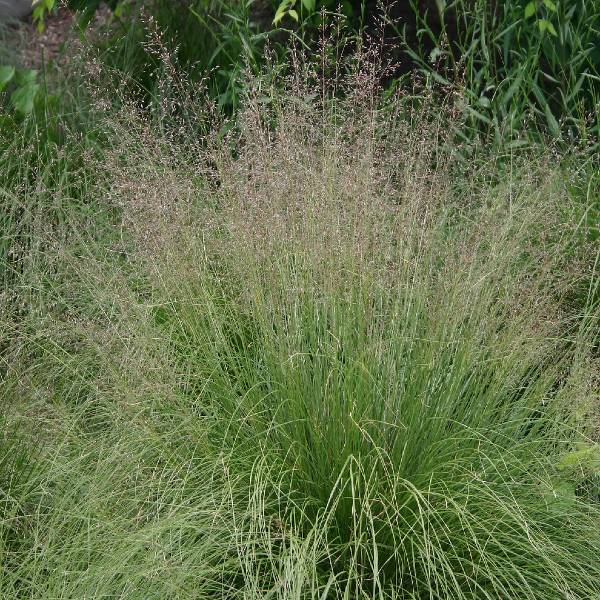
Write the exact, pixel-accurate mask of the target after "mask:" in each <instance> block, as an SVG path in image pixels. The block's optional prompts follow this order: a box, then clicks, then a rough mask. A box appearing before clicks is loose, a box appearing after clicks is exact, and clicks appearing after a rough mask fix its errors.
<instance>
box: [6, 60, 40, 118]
mask: <svg viewBox="0 0 600 600" xmlns="http://www.w3.org/2000/svg"><path fill="white" fill-rule="evenodd" d="M9 85H10V86H11V87H12V92H11V94H10V103H11V106H12V107H13V108H14V110H16V111H17V112H18V113H19V114H21V115H27V114H30V113H31V112H32V111H33V108H34V102H35V99H36V97H37V96H38V92H39V89H40V85H39V83H38V81H37V71H35V70H33V69H16V68H15V67H13V66H11V65H4V66H1V67H0V92H2V91H3V90H4V89H5V88H6V87H7V86H9Z"/></svg>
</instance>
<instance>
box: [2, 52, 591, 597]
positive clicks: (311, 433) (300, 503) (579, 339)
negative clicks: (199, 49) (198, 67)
mask: <svg viewBox="0 0 600 600" xmlns="http://www.w3.org/2000/svg"><path fill="white" fill-rule="evenodd" d="M367 58H368V57H365V56H360V55H359V56H357V57H355V58H354V60H353V62H352V64H351V66H350V68H348V70H347V72H344V74H342V75H339V76H338V78H337V79H336V80H335V83H332V82H328V81H327V80H323V79H322V77H321V75H322V74H323V73H324V72H326V71H327V69H326V68H325V67H324V66H323V65H324V63H320V62H319V61H315V63H314V64H313V63H311V62H310V61H305V62H301V63H299V64H297V65H296V66H295V67H294V68H291V69H290V72H291V75H279V76H278V77H276V78H272V79H268V78H264V79H256V78H255V79H252V80H250V81H249V82H248V84H247V95H246V98H245V105H244V109H243V111H242V112H241V114H240V115H239V118H238V120H237V121H236V122H235V123H234V124H231V123H223V122H222V121H219V119H218V118H215V117H214V113H212V112H211V111H210V110H208V109H207V107H206V106H204V105H202V106H199V107H198V113H199V118H202V119H205V121H204V124H203V127H206V122H207V120H210V119H214V120H216V121H217V122H216V123H215V124H214V126H213V128H212V129H211V131H212V133H209V134H208V136H207V137H206V138H202V139H201V140H196V139H193V138H187V139H186V138H185V136H184V132H185V129H183V128H177V129H176V130H174V129H170V126H171V125H165V126H163V127H161V128H160V131H157V128H156V125H155V123H153V122H152V121H151V120H149V119H145V117H144V116H143V115H140V114H139V113H138V111H137V110H136V108H135V107H133V106H132V105H128V104H126V103H123V104H122V106H123V108H122V109H121V112H120V114H119V115H117V116H116V117H114V118H113V120H112V121H111V123H110V126H108V130H109V131H110V132H112V135H113V138H112V139H113V140H114V142H113V146H112V148H111V150H110V152H109V153H108V155H107V156H106V161H107V162H106V163H105V169H106V172H107V173H108V175H107V176H106V177H105V178H104V177H103V178H102V180H101V181H100V182H99V183H98V185H97V189H96V190H95V192H93V193H94V194H95V201H97V202H99V203H100V205H101V206H104V207H105V210H106V211H107V212H108V213H109V214H110V215H111V218H112V219H114V220H115V221H116V222H117V225H118V231H119V232H120V235H119V237H118V239H117V240H115V236H114V230H111V231H112V234H111V235H110V236H107V237H106V240H105V241H102V239H103V238H102V237H101V236H98V235H95V236H94V239H95V241H94V243H93V245H87V246H86V245H85V244H82V240H85V239H86V233H85V232H84V231H79V232H78V233H77V234H73V235H72V236H71V237H69V236H67V237H66V238H63V239H62V241H61V244H62V246H61V258H60V260H59V264H58V266H57V265H56V261H55V262H54V263H53V268H54V269H59V271H60V273H61V277H60V285H58V284H55V285H53V284H52V283H49V284H48V285H47V286H46V287H45V288H44V289H42V290H39V292H38V293H39V294H40V295H42V296H43V298H44V299H45V300H44V301H43V302H42V305H45V306H47V310H48V311H49V315H53V319H54V321H52V319H47V320H46V321H43V322H41V321H40V323H39V327H38V329H37V330H35V327H34V326H35V323H26V321H27V317H25V318H24V319H23V320H22V321H21V322H12V323H11V329H10V331H11V332H12V333H11V334H10V335H9V337H10V339H9V340H8V342H7V343H8V344H9V347H10V348H12V349H13V350H12V352H7V353H6V361H5V362H6V364H7V365H8V366H7V371H6V373H7V375H6V386H5V396H6V400H7V401H10V403H11V405H12V406H13V407H14V409H13V411H12V412H11V414H10V416H9V417H7V419H8V418H10V420H11V422H13V423H14V422H21V423H23V422H24V425H25V428H24V431H21V433H20V436H21V437H20V438H16V437H14V438H13V442H12V443H13V444H21V446H19V447H23V448H25V447H27V443H26V440H27V439H29V438H28V436H29V437H32V436H33V435H34V433H35V431H40V430H43V431H46V432H50V433H49V434H47V435H45V436H42V437H43V441H42V443H41V444H40V445H41V448H39V447H38V448H37V449H36V453H35V454H33V451H32V452H31V454H30V459H31V461H34V462H35V463H36V465H38V467H39V468H34V469H29V470H27V473H26V474H27V477H24V478H21V479H15V480H14V481H15V482H16V483H15V484H14V486H13V488H14V489H13V488H11V487H10V485H11V484H10V483H9V485H8V489H9V494H8V496H9V497H10V501H9V502H8V503H5V504H3V505H1V506H2V507H3V508H2V510H3V511H4V514H8V513H7V511H9V510H12V511H13V512H12V513H10V514H11V515H13V516H11V518H10V519H4V520H3V525H1V526H0V527H1V528H2V529H1V531H2V538H1V539H2V540H3V544H4V546H2V552H4V555H5V556H6V557H8V561H9V562H4V561H3V562H4V564H8V565H12V566H11V567H10V568H7V569H4V570H3V571H2V575H1V577H0V584H1V585H2V586H3V588H0V589H2V590H3V592H4V593H5V594H9V596H7V597H23V598H25V597H31V596H32V594H33V595H36V594H37V597H56V598H75V597H81V598H83V597H88V598H100V597H115V598H116V597H127V598H138V597H139V598H173V597H178V598H197V597H214V596H219V597H228V598H229V597H231V598H236V597H240V598H241V597H279V598H305V597H306V598H309V597H310V598H317V597H318V598H336V597H349V598H350V597H352V598H362V597H372V598H402V599H409V598H412V599H424V598H431V599H434V598H435V599H440V600H442V599H443V600H447V599H480V598H489V599H492V598H493V599H496V598H532V599H534V598H539V599H548V598H581V599H584V598H585V599H588V598H594V597H595V595H597V593H598V584H599V582H600V563H599V561H598V559H597V557H598V556H599V555H600V527H599V526H600V505H599V503H598V500H599V498H598V495H597V491H595V490H597V488H595V487H594V485H595V484H594V482H595V481H597V477H598V460H599V457H598V445H597V440H595V439H594V435H596V434H595V433H594V431H595V429H594V428H595V427H596V426H595V425H594V423H595V419H597V416H595V415H597V412H596V411H597V400H598V398H597V389H598V387H597V384H598V374H599V371H598V357H597V348H598V318H599V314H600V313H599V309H598V306H597V304H596V303H595V302H594V297H595V290H596V286H597V249H594V248H593V247H592V246H591V245H589V244H587V243H586V236H585V232H582V230H581V228H582V225H581V223H582V219H581V213H580V210H581V207H579V206H575V205H574V204H572V203H570V202H569V200H568V196H567V194H566V190H567V182H566V180H565V176H564V173H563V171H562V170H561V167H560V164H559V160H558V159H559V157H557V156H554V155H552V154H551V153H549V152H547V153H540V155H538V156H528V157H527V159H526V160H525V159H517V158H515V159H514V160H513V162H512V164H510V163H506V162H505V163H503V164H500V163H501V161H499V160H484V158H485V156H484V154H483V151H482V155H481V156H480V157H478V158H477V160H475V159H474V160H473V162H472V164H470V165H468V167H467V168H466V167H465V165H464V163H462V162H460V160H458V159H456V158H455V156H454V153H453V152H452V145H451V143H450V140H448V138H447V136H446V135H445V128H444V126H443V123H444V119H446V118H452V114H451V113H452V109H451V107H450V106H449V107H438V106H437V105H435V103H434V101H433V100H432V99H431V98H428V97H427V96H426V95H425V96H421V97H419V98H418V99H417V100H415V95H414V94H413V93H412V91H411V93H408V92H402V91H401V92H398V94H396V95H395V96H393V97H391V98H390V97H387V98H383V96H382V95H381V93H380V90H379V89H378V86H377V83H376V82H377V77H375V76H374V74H373V68H374V67H373V62H372V61H370V60H367ZM436 111H438V112H436ZM207 115H210V118H209V117H207ZM185 122H186V123H189V115H187V116H186V121H185ZM104 226H105V225H104ZM99 239H100V241H98V240H99ZM37 264H41V265H43V260H39V261H38V263H37ZM40 268H42V267H40ZM55 281H56V279H55ZM22 284H23V285H24V286H25V285H26V282H22ZM582 290H583V292H582ZM44 302H46V304H44ZM32 318H33V317H32ZM23 321H25V322H23ZM57 323H60V325H59V326H58V327H57V326H56V324H57ZM7 330H8V329H7ZM27 332H28V333H27ZM17 400H18V402H17ZM28 428H29V432H28ZM596 431H597V429H596ZM7 439H8V438H7ZM19 440H21V441H19ZM11 456H12V455H11ZM15 456H17V454H15ZM18 456H20V455H18ZM19 460H21V459H19ZM22 462H23V464H26V463H27V461H24V460H23V461H22ZM11 464H15V463H14V461H13V463H11ZM2 465H3V466H2V468H3V469H4V463H2ZM11 502H12V504H11ZM6 506H9V508H6ZM10 507H12V508H10ZM10 594H13V596H10Z"/></svg>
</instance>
